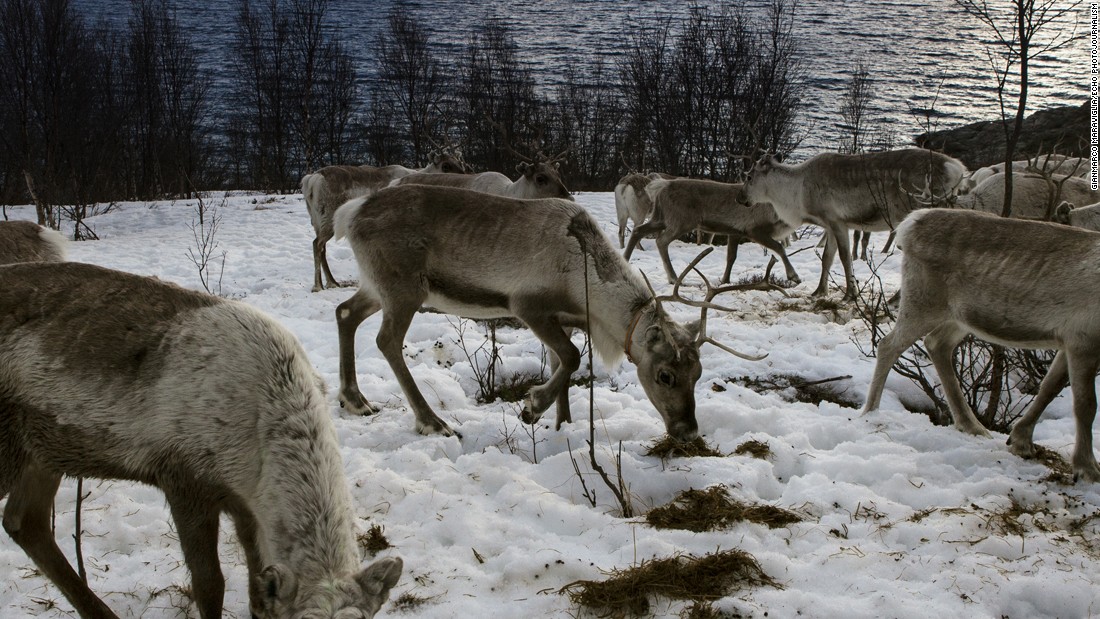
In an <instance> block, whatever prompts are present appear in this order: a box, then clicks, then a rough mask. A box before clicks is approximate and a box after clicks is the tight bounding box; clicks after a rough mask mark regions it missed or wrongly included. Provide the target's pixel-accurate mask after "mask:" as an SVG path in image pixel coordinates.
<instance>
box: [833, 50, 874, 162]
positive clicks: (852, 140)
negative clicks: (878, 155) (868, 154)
mask: <svg viewBox="0 0 1100 619" xmlns="http://www.w3.org/2000/svg"><path fill="white" fill-rule="evenodd" d="M874 96H875V95H874V87H873V85H872V84H871V74H870V73H869V72H868V71H867V66H866V65H865V64H864V63H863V60H862V59H860V60H857V61H856V66H855V68H854V69H853V70H852V77H851V79H849V80H848V83H847V85H846V86H845V88H844V94H843V96H842V97H841V99H840V117H841V118H842V119H843V120H844V124H843V125H841V127H840V128H841V130H842V131H843V132H844V138H843V140H844V141H843V142H842V143H841V146H840V152H842V153H847V154H855V153H861V152H863V151H864V150H866V148H867V139H868V135H869V133H870V127H869V125H870V119H869V118H868V107H869V106H870V103H871V100H872V99H874Z"/></svg>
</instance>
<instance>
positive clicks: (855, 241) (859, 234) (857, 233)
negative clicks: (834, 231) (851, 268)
mask: <svg viewBox="0 0 1100 619" xmlns="http://www.w3.org/2000/svg"><path fill="white" fill-rule="evenodd" d="M867 236H868V235H866V234H863V231H862V230H852V260H855V259H856V252H857V251H858V247H859V240H860V238H864V239H866V238H867Z"/></svg>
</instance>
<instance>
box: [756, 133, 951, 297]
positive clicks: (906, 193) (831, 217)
mask: <svg viewBox="0 0 1100 619" xmlns="http://www.w3.org/2000/svg"><path fill="white" fill-rule="evenodd" d="M965 172H966V167H965V166H963V164H962V163H961V162H959V161H958V160H957V159H954V158H951V157H948V156H947V155H943V154H941V153H936V152H932V151H929V150H924V149H919V148H907V149H902V150H893V151H886V152H877V153H866V154H856V155H841V154H837V153H822V154H819V155H816V156H814V157H812V158H810V159H809V160H808V161H805V162H803V163H800V164H796V165H786V164H782V163H779V162H778V161H777V160H776V159H775V158H774V157H773V156H771V155H766V156H764V157H763V158H761V159H760V160H758V161H757V162H756V165H754V166H753V169H752V171H751V172H750V173H749V178H748V180H747V181H746V182H745V186H744V190H743V192H742V196H743V201H742V203H743V204H745V205H753V204H757V203H760V202H766V203H770V204H771V205H772V206H774V207H775V212H776V214H778V215H779V218H780V219H781V220H782V221H784V222H785V223H786V224H787V225H789V226H791V227H792V228H797V227H798V226H800V225H802V224H804V223H812V224H817V225H819V226H821V227H822V228H824V229H825V250H824V251H823V253H822V255H821V279H820V281H819V283H818V286H817V289H816V290H814V292H813V294H814V295H824V294H825V293H826V292H827V291H828V282H829V268H830V267H831V266H832V264H833V257H834V255H835V254H836V252H837V249H838V248H839V250H840V261H841V264H842V265H843V267H844V280H845V293H844V298H845V299H847V300H850V299H853V298H854V297H855V294H856V286H855V277H854V276H853V274H852V257H851V252H850V249H849V246H848V228H855V229H858V230H863V231H865V232H868V231H870V232H875V231H885V230H892V229H894V228H895V227H896V226H897V225H898V224H899V223H900V222H901V221H902V220H903V219H904V218H905V216H906V215H908V214H909V213H910V212H911V211H912V210H913V209H916V208H923V207H925V206H928V205H930V204H944V203H947V202H949V201H950V200H952V199H953V198H954V196H955V194H956V191H957V188H958V186H959V183H960V181H961V180H962V177H963V174H965ZM917 187H923V189H922V190H921V193H920V194H919V195H916V194H914V192H913V191H912V189H914V188H917Z"/></svg>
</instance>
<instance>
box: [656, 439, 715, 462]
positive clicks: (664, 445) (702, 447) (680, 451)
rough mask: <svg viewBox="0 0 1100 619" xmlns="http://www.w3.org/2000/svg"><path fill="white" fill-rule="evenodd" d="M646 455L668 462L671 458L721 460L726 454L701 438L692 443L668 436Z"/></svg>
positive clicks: (660, 440) (659, 440) (657, 441)
mask: <svg viewBox="0 0 1100 619" xmlns="http://www.w3.org/2000/svg"><path fill="white" fill-rule="evenodd" d="M645 455H647V456H657V457H658V458H660V459H662V460H668V459H669V458H699V457H701V458H721V457H723V456H724V455H725V454H723V453H722V452H720V451H718V450H717V449H715V448H713V447H711V446H710V445H708V444H707V442H706V441H704V440H703V437H701V436H698V437H696V438H694V439H693V440H690V441H680V440H677V439H674V438H672V437H671V436H668V435H667V434H666V435H665V436H664V437H663V438H660V439H658V440H656V441H655V442H654V443H653V444H652V445H650V446H649V449H647V450H646V452H645Z"/></svg>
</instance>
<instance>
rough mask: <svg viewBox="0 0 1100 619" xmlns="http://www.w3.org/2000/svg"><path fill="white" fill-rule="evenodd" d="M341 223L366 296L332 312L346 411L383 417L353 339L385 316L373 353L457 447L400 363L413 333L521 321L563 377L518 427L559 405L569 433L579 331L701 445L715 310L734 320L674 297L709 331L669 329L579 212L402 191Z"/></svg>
mask: <svg viewBox="0 0 1100 619" xmlns="http://www.w3.org/2000/svg"><path fill="white" fill-rule="evenodd" d="M335 223H336V233H337V236H338V237H343V236H347V238H348V240H349V242H350V243H351V247H352V249H353V250H354V252H355V256H356V259H357V260H358V262H359V270H360V282H361V284H360V288H359V291H358V292H356V293H355V295H353V296H352V297H351V298H349V299H348V300H347V301H344V302H343V303H341V304H340V305H339V306H338V307H337V308H336V322H337V326H338V330H339V341H340V395H339V400H340V403H341V405H342V406H344V407H345V408H347V409H348V410H350V411H352V412H355V413H361V414H366V413H371V412H376V411H377V410H378V409H377V408H375V407H373V406H371V405H370V403H368V402H367V400H366V399H365V398H364V397H363V395H362V393H361V392H360V391H359V386H358V383H357V380H356V374H355V331H356V329H357V328H358V327H359V324H360V323H362V322H363V320H364V319H366V318H367V317H368V316H370V315H372V314H374V313H375V312H377V311H378V310H382V324H381V327H380V328H379V330H378V336H377V338H376V342H377V344H378V348H379V350H380V351H381V352H382V354H383V356H385V358H386V361H388V362H389V364H390V367H391V368H392V369H393V371H394V374H396V375H397V380H398V382H399V383H400V384H401V388H402V390H403V391H404V392H405V396H406V397H407V398H408V400H409V404H410V406H411V407H412V409H413V412H414V413H415V414H416V429H417V431H418V432H420V433H421V434H429V433H433V432H436V433H441V434H444V435H447V436H451V435H455V434H456V433H455V432H454V430H452V429H451V428H450V426H448V425H447V423H446V422H444V421H443V420H442V419H440V418H439V416H438V415H436V414H435V412H434V411H432V409H431V407H430V406H429V405H428V403H427V401H426V400H425V399H424V397H423V395H421V393H420V390H419V389H418V388H417V386H416V383H415V382H414V381H413V377H412V374H410V373H409V369H408V367H407V366H406V364H405V361H404V358H403V357H402V351H401V349H402V341H403V340H404V338H405V333H406V331H407V330H408V328H409V324H410V322H411V321H412V318H413V316H414V315H415V314H416V312H417V310H418V309H420V307H421V306H422V305H428V306H431V307H432V308H435V309H436V310H439V311H441V312H443V313H447V314H455V315H459V316H465V317H468V318H502V317H508V316H514V317H516V318H518V319H519V320H521V321H523V323H524V324H525V325H527V327H528V328H530V329H531V330H532V331H533V332H534V333H535V336H536V337H538V338H539V340H541V341H542V343H543V344H545V345H546V347H547V348H549V349H550V351H551V352H552V353H553V354H552V356H551V367H552V369H553V372H552V375H551V376H550V379H549V380H548V381H547V382H546V383H545V384H543V385H540V386H538V387H534V388H533V389H531V391H530V393H529V394H528V395H527V398H526V401H525V404H524V407H523V411H522V414H521V418H522V419H523V421H524V422H526V423H532V424H533V423H535V422H537V421H538V419H539V418H540V417H541V415H542V413H543V412H544V411H545V410H546V409H547V408H548V407H549V406H550V404H551V403H553V402H554V401H555V398H556V400H557V423H556V427H557V428H560V427H561V424H562V423H565V422H568V421H571V416H570V413H569V397H568V386H569V376H570V375H571V374H572V373H573V372H574V371H576V369H577V368H578V367H579V364H580V354H579V353H578V352H577V349H576V347H575V346H574V345H573V343H572V342H571V341H570V339H569V330H570V329H573V328H580V329H585V330H587V331H588V332H589V334H590V335H591V338H592V345H593V347H594V349H595V350H596V352H597V353H598V354H599V355H600V357H601V359H603V361H604V362H605V363H608V364H615V363H617V362H618V361H619V360H620V359H621V358H622V356H623V355H624V354H625V355H626V357H627V359H629V360H631V361H632V362H634V363H636V364H637V366H638V378H639V380H640V382H641V384H642V387H643V388H644V389H645V392H646V394H647V395H648V396H649V399H650V401H651V402H653V404H654V406H655V407H656V408H657V411H658V412H659V413H660V415H661V417H662V419H663V420H664V423H665V427H666V428H667V430H668V432H669V434H670V435H672V436H673V437H675V438H678V439H681V440H690V439H693V438H695V437H696V436H697V435H698V424H697V423H696V420H695V395H694V388H695V383H696V381H698V380H699V375H700V373H701V371H702V367H701V365H700V363H699V350H698V349H699V347H700V346H701V345H702V344H703V343H704V342H708V341H709V342H712V343H715V342H714V341H713V340H711V339H710V338H707V337H706V335H705V333H706V331H705V309H706V308H708V307H711V308H718V309H725V308H721V307H720V306H716V305H714V304H712V303H710V300H711V299H712V298H713V294H712V295H708V298H707V299H706V300H705V301H702V302H700V301H691V300H688V299H684V298H683V297H681V296H679V293H678V288H677V289H676V291H674V294H673V297H668V298H671V299H674V300H678V301H682V302H687V303H689V304H691V305H694V306H696V307H701V308H704V309H703V312H704V314H703V316H701V318H700V322H699V323H692V324H688V325H682V324H679V323H677V322H675V321H673V320H671V319H670V318H669V317H668V315H667V314H666V313H665V311H664V309H663V307H662V305H661V303H660V301H661V300H662V299H657V298H656V297H655V295H654V294H653V293H652V290H651V289H649V288H648V286H647V284H646V282H644V281H643V278H642V276H641V275H640V274H639V272H638V271H637V270H636V269H633V268H631V267H630V265H629V264H628V263H627V262H626V261H625V260H623V258H622V257H621V256H620V255H619V254H618V252H616V251H615V250H614V248H613V246H612V245H611V242H610V241H609V240H608V239H607V237H605V236H604V235H603V233H602V232H601V231H600V229H599V227H598V225H597V223H596V221H595V220H594V219H593V218H592V216H591V215H589V214H588V212H587V211H585V210H584V209H583V208H581V207H580V206H578V205H577V204H576V203H575V202H570V201H568V200H562V199H554V198H547V199H541V200H517V199H511V198H505V197H499V196H490V195H486V194H482V193H477V192H474V191H468V190H462V189H454V188H449V187H431V186H427V185H406V186H400V187H392V188H389V189H385V190H382V191H379V192H378V193H376V194H373V195H370V196H366V197H360V198H356V199H355V200H351V201H349V202H348V203H346V204H345V205H343V206H341V207H340V210H339V211H337V214H336V222H335ZM692 266H694V265H692ZM685 275H686V272H685ZM586 308H590V310H591V311H586ZM589 321H590V322H589ZM719 346H721V345H720V344H719ZM721 347H722V348H723V349H724V350H728V351H731V349H729V348H728V347H724V346H721ZM731 352H734V354H738V353H736V352H735V351H731Z"/></svg>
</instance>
